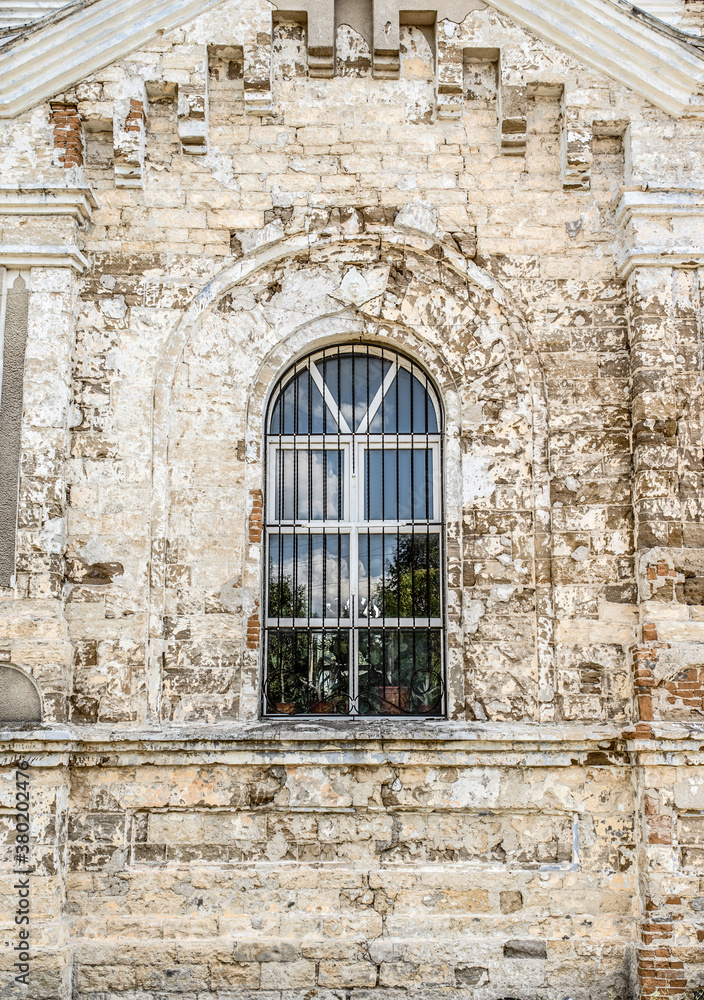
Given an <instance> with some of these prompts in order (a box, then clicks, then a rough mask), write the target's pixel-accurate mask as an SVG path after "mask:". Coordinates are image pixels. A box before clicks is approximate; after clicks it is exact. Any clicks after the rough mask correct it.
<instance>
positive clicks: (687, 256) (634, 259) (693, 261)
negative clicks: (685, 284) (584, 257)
mask: <svg viewBox="0 0 704 1000" xmlns="http://www.w3.org/2000/svg"><path fill="white" fill-rule="evenodd" d="M616 264H617V268H618V274H619V277H621V278H624V279H625V278H627V277H628V275H629V274H630V273H631V271H632V270H633V269H634V268H636V267H679V268H687V269H688V270H692V269H693V268H699V267H704V251H702V248H701V247H692V248H691V249H689V250H688V249H687V248H686V247H678V248H677V249H676V250H668V249H667V248H664V249H662V250H660V249H657V250H645V251H641V250H633V251H628V252H626V253H624V254H623V255H622V256H620V257H619V258H618V259H617V262H616Z"/></svg>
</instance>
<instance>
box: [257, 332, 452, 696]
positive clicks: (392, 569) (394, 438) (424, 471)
mask: <svg viewBox="0 0 704 1000" xmlns="http://www.w3.org/2000/svg"><path fill="white" fill-rule="evenodd" d="M266 431H267V434H266V453H267V455H266V470H267V484H266V503H265V508H266V587H265V591H266V593H265V611H264V614H265V654H264V661H265V676H264V712H265V714H267V715H311V714H313V715H321V714H324V715H336V716H398V715H410V716H438V715H442V714H443V711H444V685H443V586H444V584H443V572H442V567H443V532H442V522H443V515H442V433H441V432H442V412H441V408H440V403H439V400H438V398H437V395H436V394H435V392H434V390H433V388H432V386H431V384H430V381H429V379H428V377H427V375H426V374H425V372H424V371H423V370H422V369H421V368H419V367H418V365H417V364H415V363H414V362H413V361H411V360H410V359H408V358H406V357H405V356H404V355H402V354H400V353H398V352H397V351H394V350H391V349H389V348H381V347H376V346H371V345H369V346H367V345H365V344H354V345H353V344H347V345H342V346H334V347H329V348H326V349H324V350H320V351H317V352H316V353H315V354H311V355H309V356H308V357H306V358H303V359H302V360H301V361H299V362H297V363H296V364H295V365H294V366H293V367H292V368H290V369H289V370H288V371H287V372H286V373H285V375H284V376H283V377H282V378H281V379H280V380H279V382H278V384H277V386H276V388H275V390H274V393H273V395H272V397H271V402H270V404H269V411H268V416H267V428H266Z"/></svg>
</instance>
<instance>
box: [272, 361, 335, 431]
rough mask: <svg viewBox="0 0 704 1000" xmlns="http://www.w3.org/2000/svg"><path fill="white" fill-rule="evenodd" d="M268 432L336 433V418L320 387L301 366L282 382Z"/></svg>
mask: <svg viewBox="0 0 704 1000" xmlns="http://www.w3.org/2000/svg"><path fill="white" fill-rule="evenodd" d="M269 433H270V434H337V421H336V420H335V418H334V417H333V415H332V414H331V412H330V410H329V409H328V407H327V406H326V405H325V403H324V402H323V397H322V396H321V395H320V390H319V389H318V387H317V385H316V384H315V382H314V381H313V379H312V378H311V377H310V373H309V371H308V369H307V368H303V369H302V370H301V371H300V372H299V373H298V374H297V375H294V377H293V378H292V379H290V380H289V382H288V383H287V384H286V386H285V388H284V389H283V390H282V391H281V392H280V393H279V398H278V399H277V400H276V403H275V404H274V408H273V410H272V412H271V420H270V422H269Z"/></svg>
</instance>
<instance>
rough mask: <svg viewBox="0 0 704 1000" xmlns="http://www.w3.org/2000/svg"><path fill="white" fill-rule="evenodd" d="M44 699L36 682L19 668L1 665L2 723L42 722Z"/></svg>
mask: <svg viewBox="0 0 704 1000" xmlns="http://www.w3.org/2000/svg"><path fill="white" fill-rule="evenodd" d="M41 721H42V698H41V695H40V693H39V689H38V687H37V685H36V684H35V682H34V680H33V679H32V678H31V677H30V676H29V674H26V673H25V672H24V671H23V670H20V669H19V667H13V666H10V664H8V663H3V664H0V722H8V723H14V722H41Z"/></svg>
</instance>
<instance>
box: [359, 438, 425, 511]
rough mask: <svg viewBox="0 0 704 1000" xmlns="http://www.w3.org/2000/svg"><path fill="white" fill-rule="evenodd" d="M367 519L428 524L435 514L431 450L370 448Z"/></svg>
mask: <svg viewBox="0 0 704 1000" xmlns="http://www.w3.org/2000/svg"><path fill="white" fill-rule="evenodd" d="M365 456H366V457H365V481H364V519H365V520H366V521H425V520H428V519H430V520H432V518H433V517H434V513H433V506H434V504H433V453H432V451H431V450H430V448H427V449H426V448H400V449H399V450H398V451H397V450H396V449H395V448H370V449H369V450H368V451H367V452H365Z"/></svg>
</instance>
